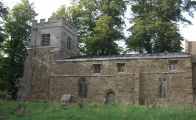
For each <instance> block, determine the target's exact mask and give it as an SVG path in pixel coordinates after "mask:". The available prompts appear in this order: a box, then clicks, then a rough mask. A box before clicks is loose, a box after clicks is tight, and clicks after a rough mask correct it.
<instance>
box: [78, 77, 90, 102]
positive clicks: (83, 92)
mask: <svg viewBox="0 0 196 120" xmlns="http://www.w3.org/2000/svg"><path fill="white" fill-rule="evenodd" d="M87 93H88V85H87V81H86V79H85V78H80V79H79V91H78V94H79V97H81V98H87Z"/></svg>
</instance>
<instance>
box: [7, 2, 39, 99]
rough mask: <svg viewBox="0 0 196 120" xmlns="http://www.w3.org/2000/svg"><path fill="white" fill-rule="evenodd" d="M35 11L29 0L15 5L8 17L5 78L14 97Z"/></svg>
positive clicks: (20, 75) (21, 74) (14, 97)
mask: <svg viewBox="0 0 196 120" xmlns="http://www.w3.org/2000/svg"><path fill="white" fill-rule="evenodd" d="M34 16H35V12H34V10H33V8H32V4H30V3H29V1H28V0H21V2H20V3H19V4H17V5H15V6H14V7H13V9H12V10H11V11H10V12H9V14H8V17H7V18H6V23H5V29H6V33H7V35H8V38H7V41H6V46H5V47H6V50H5V53H6V54H7V57H6V60H5V64H4V71H5V73H4V79H5V80H6V81H8V92H9V94H10V95H11V96H12V98H13V99H16V98H17V91H18V86H17V82H18V81H19V79H20V78H22V76H23V68H24V61H25V57H26V55H27V51H26V47H25V43H26V42H28V41H29V40H30V35H31V22H32V20H33V19H34Z"/></svg>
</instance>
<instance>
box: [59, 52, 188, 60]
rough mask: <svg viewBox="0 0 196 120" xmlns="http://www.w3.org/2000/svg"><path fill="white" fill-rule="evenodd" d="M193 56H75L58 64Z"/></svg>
mask: <svg viewBox="0 0 196 120" xmlns="http://www.w3.org/2000/svg"><path fill="white" fill-rule="evenodd" d="M190 57H191V55H190V54H187V53H157V54H124V55H108V56H75V57H70V58H66V59H63V60H56V61H57V62H63V61H93V60H94V61H103V60H129V59H137V60H138V59H178V58H190Z"/></svg>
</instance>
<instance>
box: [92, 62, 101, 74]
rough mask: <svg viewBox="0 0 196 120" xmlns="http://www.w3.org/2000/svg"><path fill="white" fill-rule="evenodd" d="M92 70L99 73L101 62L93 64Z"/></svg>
mask: <svg viewBox="0 0 196 120" xmlns="http://www.w3.org/2000/svg"><path fill="white" fill-rule="evenodd" d="M93 72H94V73H101V64H93Z"/></svg>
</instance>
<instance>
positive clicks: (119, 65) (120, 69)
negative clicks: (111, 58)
mask: <svg viewBox="0 0 196 120" xmlns="http://www.w3.org/2000/svg"><path fill="white" fill-rule="evenodd" d="M117 70H118V72H125V63H117Z"/></svg>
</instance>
